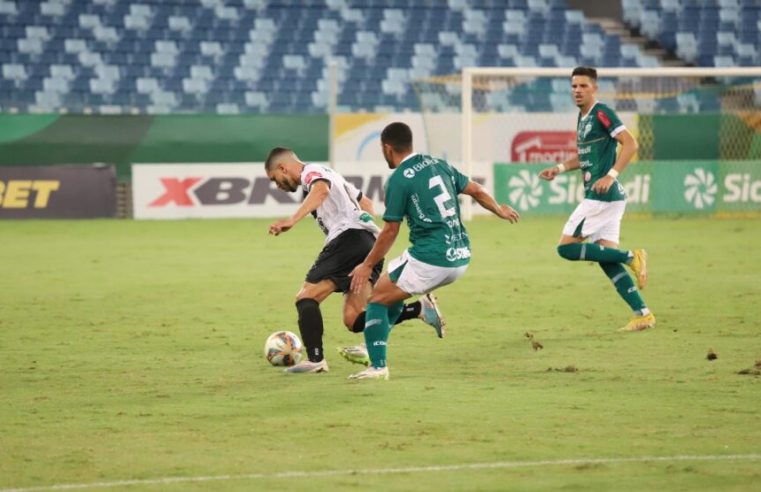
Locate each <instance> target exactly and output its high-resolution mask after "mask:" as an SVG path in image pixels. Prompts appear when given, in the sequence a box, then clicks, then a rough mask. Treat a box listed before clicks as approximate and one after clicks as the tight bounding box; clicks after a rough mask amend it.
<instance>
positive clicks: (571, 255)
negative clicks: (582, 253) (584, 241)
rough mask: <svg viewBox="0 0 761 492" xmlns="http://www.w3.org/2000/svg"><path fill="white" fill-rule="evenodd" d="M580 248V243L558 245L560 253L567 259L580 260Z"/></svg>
mask: <svg viewBox="0 0 761 492" xmlns="http://www.w3.org/2000/svg"><path fill="white" fill-rule="evenodd" d="M578 249H579V245H578V243H573V244H561V245H559V246H558V254H559V255H560V256H561V257H562V258H565V259H566V260H570V261H573V260H578V259H579V258H578V253H577V250H578Z"/></svg>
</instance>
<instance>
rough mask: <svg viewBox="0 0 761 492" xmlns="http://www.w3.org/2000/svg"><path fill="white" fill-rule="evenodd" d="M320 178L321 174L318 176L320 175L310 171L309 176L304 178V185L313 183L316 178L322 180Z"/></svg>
mask: <svg viewBox="0 0 761 492" xmlns="http://www.w3.org/2000/svg"><path fill="white" fill-rule="evenodd" d="M322 177H323V176H322V174H320V173H318V172H316V171H312V172H310V173H309V174H307V175H306V177H305V178H304V184H305V185H307V186H309V185H310V184H312V181H314V180H315V179H317V178H322Z"/></svg>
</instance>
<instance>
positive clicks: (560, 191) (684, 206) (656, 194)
mask: <svg viewBox="0 0 761 492" xmlns="http://www.w3.org/2000/svg"><path fill="white" fill-rule="evenodd" d="M545 167H547V164H522V163H521V164H495V165H494V194H495V196H496V198H497V200H499V201H502V202H506V203H509V204H511V205H512V206H513V207H515V208H516V209H517V210H518V211H520V212H521V213H524V214H525V213H529V214H536V215H567V214H569V213H570V212H571V211H573V209H574V208H575V207H576V204H578V203H579V202H580V201H581V200H582V199H583V198H584V187H583V182H582V179H581V174H580V173H579V172H578V171H576V172H573V171H572V172H569V173H564V174H560V175H558V176H557V177H556V178H555V179H554V180H553V181H550V182H547V181H544V180H542V179H539V176H538V173H539V171H541V170H542V169H544V168H545ZM619 181H620V182H621V185H622V186H623V187H624V189H625V190H626V194H627V197H628V198H627V207H626V208H627V211H629V212H643V213H679V214H700V213H716V212H761V161H656V162H648V161H645V162H638V163H633V164H630V165H629V167H628V168H627V169H626V171H625V172H624V173H623V174H622V175H621V177H620V178H619Z"/></svg>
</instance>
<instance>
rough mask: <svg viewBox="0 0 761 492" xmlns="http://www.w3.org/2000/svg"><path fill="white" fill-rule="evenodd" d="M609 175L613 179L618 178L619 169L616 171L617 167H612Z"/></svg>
mask: <svg viewBox="0 0 761 492" xmlns="http://www.w3.org/2000/svg"><path fill="white" fill-rule="evenodd" d="M608 176H610V177H611V178H613V179H616V178H618V171H616V170H615V169H611V170H610V171H608Z"/></svg>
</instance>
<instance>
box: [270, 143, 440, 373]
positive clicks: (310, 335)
mask: <svg viewBox="0 0 761 492" xmlns="http://www.w3.org/2000/svg"><path fill="white" fill-rule="evenodd" d="M265 170H266V172H267V176H268V177H269V179H270V180H271V181H273V182H274V183H275V184H276V185H277V187H278V188H280V189H281V190H283V191H288V192H291V193H293V192H296V191H298V189H299V187H301V188H302V189H303V193H304V201H303V203H302V204H301V206H300V207H299V208H298V210H296V212H295V213H294V214H293V215H292V216H291V217H289V218H287V219H282V220H277V221H275V222H273V223H272V224H270V226H269V233H270V234H272V235H274V236H278V235H280V234H282V233H284V232H287V231H289V230H290V229H291V228H292V227H293V226H294V225H296V223H297V222H299V221H300V220H301V219H303V218H304V217H306V216H307V215H310V214H311V215H312V216H313V217H314V219H315V221H316V222H317V224H318V226H319V227H320V229H321V230H322V232H323V233H324V234H325V246H324V247H323V249H322V251H321V252H320V254H319V255H318V256H317V259H316V260H315V262H314V264H313V265H312V267H311V268H310V270H309V272H308V273H307V275H306V279H305V281H304V284H303V285H302V286H301V290H299V292H298V294H296V310H297V311H298V315H299V318H298V324H299V331H300V332H301V338H302V340H303V341H304V345H305V347H306V353H307V358H308V360H305V361H303V362H301V363H299V364H296V365H295V366H291V367H289V368H288V369H286V371H287V372H291V373H316V372H327V371H328V363H327V361H326V360H325V356H324V353H323V347H322V334H323V329H324V328H323V322H322V313H321V311H320V303H322V301H324V300H325V299H326V298H327V297H328V296H329V295H330V294H332V293H333V292H342V293H343V294H344V309H343V322H344V325H346V327H347V328H348V329H349V330H350V331H352V332H355V333H361V332H362V331H363V330H364V327H365V308H366V306H367V299H368V297H369V296H370V292H371V291H372V285H373V284H374V283H375V282H376V281H377V280H378V277H379V276H380V274H381V271H382V269H383V261H382V260H381V261H380V262H378V263H377V264H376V265H375V266H374V268H373V270H372V274H371V276H370V279H369V281H368V282H367V285H365V287H364V289H362V291H361V292H352V291H351V289H350V288H349V287H350V285H351V278H350V277H349V273H351V271H352V270H353V269H354V267H356V266H357V265H359V264H360V263H362V261H363V260H364V259H365V257H366V256H367V253H368V252H369V251H370V250H371V249H372V247H373V245H374V244H375V238H376V237H377V235H378V232H379V229H378V226H376V225H375V223H374V222H373V217H372V214H373V207H372V202H371V201H370V199H368V198H367V197H366V196H363V195H362V192H360V191H359V190H358V189H357V188H356V187H355V186H354V185H352V184H351V183H349V182H348V181H346V180H345V179H344V178H343V176H341V175H340V174H338V173H337V172H335V171H333V170H332V169H329V168H326V167H324V166H321V165H317V164H306V163H304V162H301V161H300V160H299V158H298V157H297V156H296V154H295V153H294V152H293V151H292V150H291V149H287V148H284V147H275V148H274V149H272V150H271V151H270V153H269V156H268V157H267V160H266V162H265ZM413 318H420V319H422V320H423V321H424V322H426V323H428V324H429V325H431V326H433V328H434V329H435V330H436V334H437V335H438V336H439V337H440V338H441V337H443V336H444V320H443V319H442V317H441V313H440V312H439V310H438V306H437V305H436V299H435V297H433V296H432V295H430V294H428V295H425V296H423V297H421V298H420V299H419V300H418V301H416V302H413V303H410V304H407V305H406V306H405V307H404V311H403V312H402V315H401V316H400V318H399V320H398V321H397V323H400V322H402V321H405V320H408V319H413ZM341 355H342V356H343V357H344V358H346V359H347V360H349V361H351V362H355V363H359V364H365V365H367V363H368V362H369V359H368V357H367V353H366V351H364V350H363V349H362V348H361V347H360V348H359V349H357V347H353V348H352V350H347V349H344V350H342V351H341Z"/></svg>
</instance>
